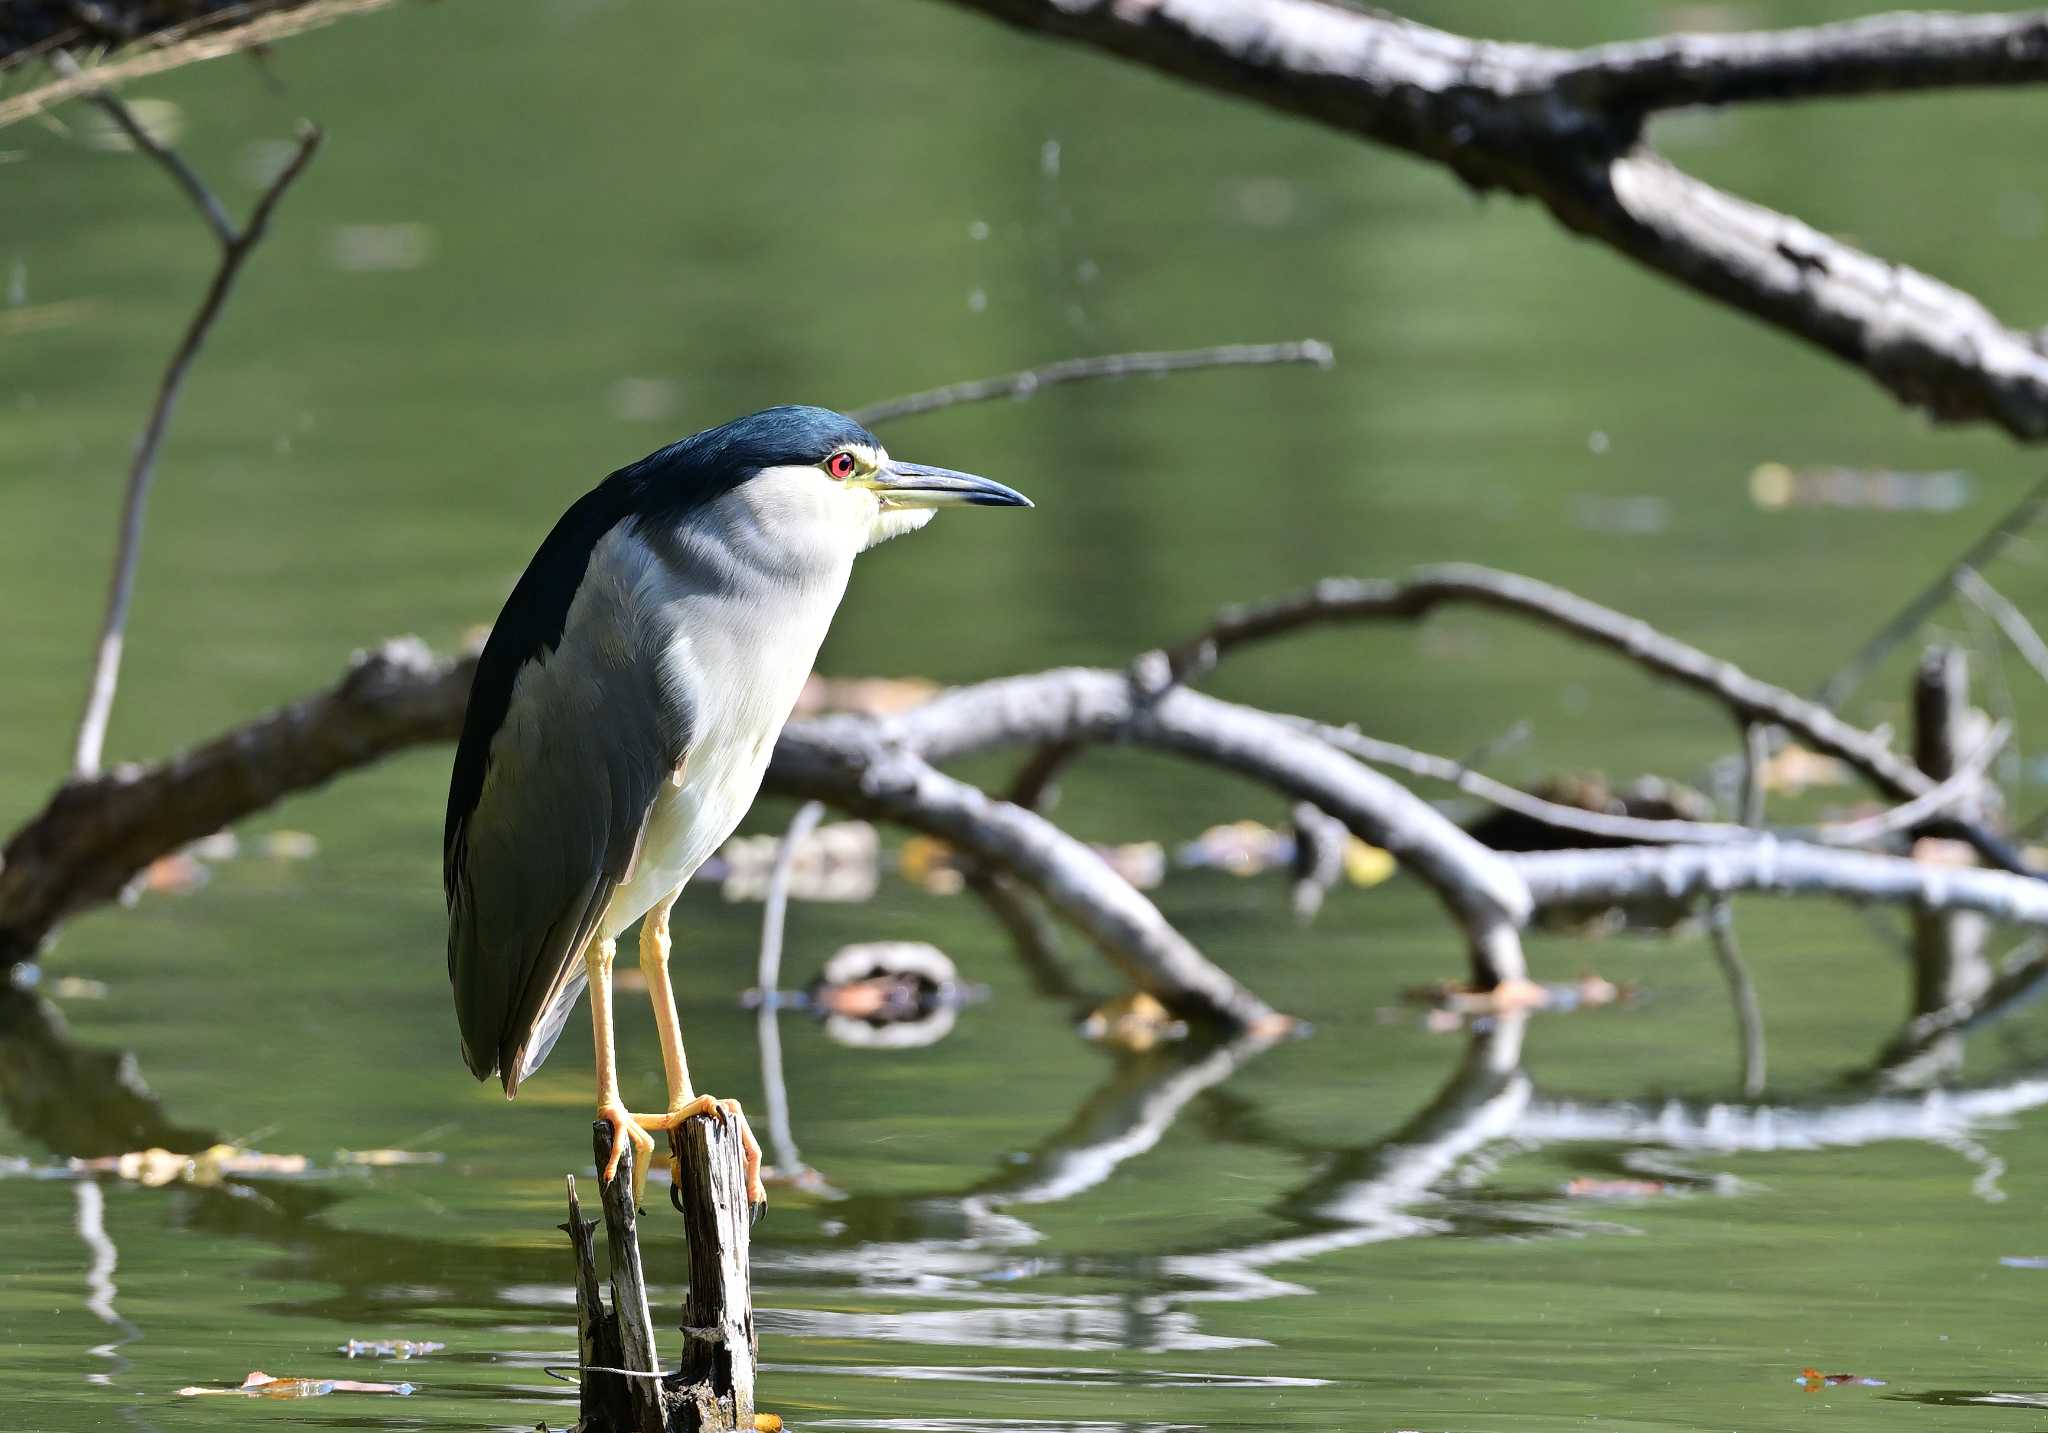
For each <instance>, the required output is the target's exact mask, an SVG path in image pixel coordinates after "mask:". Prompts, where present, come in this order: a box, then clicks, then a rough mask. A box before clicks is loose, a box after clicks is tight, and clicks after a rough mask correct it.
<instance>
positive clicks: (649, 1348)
mask: <svg viewBox="0 0 2048 1433" xmlns="http://www.w3.org/2000/svg"><path fill="white" fill-rule="evenodd" d="M611 1137H612V1130H611V1126H610V1125H608V1124H606V1123H605V1122H604V1121H602V1120H600V1121H597V1122H596V1123H595V1124H594V1125H593V1126H592V1144H593V1147H594V1149H595V1152H596V1157H597V1164H598V1167H599V1168H600V1169H601V1168H603V1166H604V1163H605V1161H606V1160H607V1159H608V1158H610V1156H611ZM673 1138H675V1140H676V1142H677V1143H676V1147H677V1149H678V1150H679V1151H680V1152H681V1155H682V1170H683V1177H682V1180H681V1182H680V1183H679V1184H678V1185H677V1186H676V1194H675V1203H676V1206H677V1207H678V1208H679V1209H681V1210H682V1212H683V1228H684V1231H685V1233H686V1234H687V1236H688V1238H689V1286H688V1290H687V1292H686V1293H685V1295H684V1300H683V1311H682V1334H683V1354H682V1368H681V1370H680V1371H679V1372H672V1373H663V1372H662V1369H661V1363H660V1359H659V1356H658V1352H657V1347H656V1343H655V1338H654V1320H653V1316H652V1314H651V1312H650V1309H649V1305H648V1301H647V1281H646V1275H645V1272H644V1268H643V1265H642V1260H641V1255H640V1238H639V1226H638V1214H639V1211H637V1210H636V1209H634V1207H633V1201H632V1189H633V1151H632V1150H631V1149H630V1148H628V1149H626V1150H624V1151H622V1152H621V1154H620V1158H619V1172H618V1174H617V1176H616V1177H615V1178H614V1179H612V1180H611V1182H610V1183H608V1184H607V1183H605V1182H603V1181H602V1180H600V1182H599V1186H598V1192H599V1197H600V1200H601V1202H602V1204H603V1207H604V1221H603V1222H604V1226H605V1243H606V1246H607V1249H608V1253H609V1265H610V1273H611V1278H610V1284H611V1305H610V1308H609V1310H607V1309H606V1307H605V1299H604V1296H603V1294H602V1293H601V1292H600V1285H599V1282H598V1273H597V1253H596V1247H595V1243H594V1241H593V1239H592V1237H591V1231H592V1230H593V1229H595V1228H596V1227H597V1223H598V1221H596V1220H594V1219H592V1220H586V1219H585V1218H584V1217H583V1210H582V1205H581V1203H580V1201H579V1200H578V1198H577V1194H576V1180H575V1178H574V1176H571V1177H570V1179H569V1221H568V1222H567V1223H566V1224H564V1225H562V1226H561V1227H562V1229H563V1230H564V1231H565V1232H567V1233H568V1235H569V1244H570V1248H571V1251H572V1254H573V1256H574V1259H575V1264H576V1333H577V1338H576V1348H577V1361H578V1363H579V1364H580V1366H581V1368H582V1380H581V1383H582V1394H581V1398H580V1409H579V1412H580V1417H581V1422H580V1424H579V1427H580V1428H581V1429H582V1430H583V1433H738V1430H751V1429H753V1428H755V1426H756V1422H755V1416H754V1357H755V1342H754V1303H753V1281H752V1278H751V1275H750V1273H749V1268H748V1251H749V1248H750V1245H751V1238H750V1235H751V1232H752V1211H751V1210H750V1208H749V1206H748V1204H747V1187H746V1171H745V1164H744V1159H743V1156H742V1153H741V1149H740V1142H739V1138H738V1136H737V1134H736V1132H735V1131H734V1130H733V1129H732V1128H731V1126H730V1125H729V1124H728V1123H727V1122H726V1121H724V1120H722V1119H716V1118H713V1117H711V1116H708V1115H700V1116H698V1117H697V1118H696V1119H693V1120H690V1121H689V1122H688V1123H686V1124H685V1125H684V1126H683V1128H682V1129H681V1130H679V1131H677V1133H676V1135H675V1136H673Z"/></svg>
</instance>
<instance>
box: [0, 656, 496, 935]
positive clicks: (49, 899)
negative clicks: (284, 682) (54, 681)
mask: <svg viewBox="0 0 2048 1433" xmlns="http://www.w3.org/2000/svg"><path fill="white" fill-rule="evenodd" d="M475 671H476V661H475V658H474V657H473V656H470V657H462V658H459V659H455V660H449V659H446V658H438V657H436V656H435V655H434V654H433V653H432V652H430V651H428V650H427V647H426V644H425V643H423V642H421V641H419V639H417V638H411V637H402V638H398V639H396V640H394V641H390V642H386V643H385V644H384V645H383V646H381V647H379V648H377V649H376V650H375V651H373V652H367V653H360V654H358V655H357V656H356V657H355V658H354V659H353V660H352V661H351V662H350V664H349V668H348V671H347V673H346V674H345V675H344V676H343V677H342V679H341V680H340V682H338V683H337V684H336V685H334V686H332V687H330V688H328V689H326V690H324V691H320V692H316V693H314V694H313V695H312V696H309V697H304V698H302V699H300V700H299V701H296V702H294V703H292V704H291V705H290V706H287V707H281V708H279V709H278V710H276V711H273V712H270V713H267V714H266V715H263V716H260V717H257V718H255V719H254V720H252V721H249V722H246V723H244V724H243V725H241V726H238V727H234V728H231V729H230V730H228V731H226V732H224V733H222V734H221V735H220V736H217V737H215V738H214V739H213V740H211V741H209V742H206V743H204V744H202V745H200V746H196V747H193V748H192V749H191V750H189V751H186V752H182V753H180V754H178V755H176V756H172V757H169V758H167V759H166V760H163V761H160V762H155V763H152V764H150V765H147V766H117V767H115V768H114V769H113V770H112V771H110V772H107V773H105V774H103V775H99V776H93V777H87V778H82V779H74V780H72V781H69V782H66V783H65V784H64V785H63V786H61V787H59V788H58V789H57V791H56V793H55V794H54V795H53V796H52V797H51V798H50V802H49V804H48V805H47V806H46V807H44V809H43V810H42V811H41V812H40V813H38V814H37V815H36V817H35V818H34V819H32V820H31V821H29V823H28V824H27V825H25V826H23V827H22V828H21V829H20V830H19V831H17V832H16V833H15V834H14V835H13V836H12V837H11V838H9V840H8V842H7V847H6V850H5V852H4V853H0V965H4V964H12V963H14V962H16V961H20V960H26V959H28V958H30V957H31V956H33V955H34V954H35V952H36V950H37V948H38V947H39V946H40V945H41V944H42V941H43V939H44V937H45V936H47V935H48V934H49V932H50V931H51V930H52V929H54V928H55V926H56V925H57V924H58V922H60V921H62V920H63V919H64V918H65V917H66V916H68V915H70V914H72V913H73V912H75V911H78V910H81V909H84V908H85V907H88V906H91V905H96V904H98V903H100V902H102V901H108V900H112V899H113V898H114V897H115V896H117V895H119V894H120V892H121V890H122V889H123V888H124V887H125V886H127V884H128V883H129V882H130V881H131V880H133V879H134V878H135V876H136V875H137V874H139V873H140V872H141V871H142V870H143V869H144V868H145V867H146V866H148V865H149V863H150V862H152V861H154V860H156V859H157V858H158V857H159V856H163V855H166V854H168V853H169V852H172V851H175V850H178V849H179V848H180V847H182V846H185V845H187V844H188V843H190V842H192V841H196V840H198V839H199V838H200V837H201V836H209V835H212V834H213V833H214V832H215V831H218V830H220V829H221V828H222V827H224V826H227V825H230V824H232V823H233V822H236V821H239V820H241V819H242V818H244V817H246V816H249V815H251V814H253V813H255V812H257V811H261V810H263V809H264V808H265V807H267V806H271V805H273V804H275V803H276V802H278V801H280V800H282V799H283V798H285V797H286V796H290V795H292V794H293V793H295V792H299V791H305V790H308V789H310V788H312V787H315V786H319V785H321V784H322V783H324V782H326V781H328V780H329V779H331V778H332V777H335V776H338V775H340V774H341V773H343V772H345V771H352V770H354V769H355V768H356V767H359V766H365V765H368V764H369V763H370V762H372V761H375V760H377V759H378V758H380V757H383V756H386V755H388V754H390V753H391V752H394V751H400V750H403V749H404V748H406V747H409V746H415V745H418V744H419V743H421V742H426V741H453V740H454V739H455V737H456V734H457V733H458V732H459V731H460V730H461V729H462V708H463V705H464V703H465V702H467V701H468V699H469V686H470V681H471V679H472V677H473V676H474V675H475Z"/></svg>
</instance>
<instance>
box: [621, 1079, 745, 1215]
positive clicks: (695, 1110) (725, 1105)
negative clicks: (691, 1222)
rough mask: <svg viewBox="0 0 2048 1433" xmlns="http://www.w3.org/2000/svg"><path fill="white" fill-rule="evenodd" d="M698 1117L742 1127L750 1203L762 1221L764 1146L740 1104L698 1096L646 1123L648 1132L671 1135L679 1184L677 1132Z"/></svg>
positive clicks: (671, 1161) (671, 1159)
mask: <svg viewBox="0 0 2048 1433" xmlns="http://www.w3.org/2000/svg"><path fill="white" fill-rule="evenodd" d="M698 1115H710V1116H711V1117H712V1118H713V1119H730V1120H732V1121H733V1122H734V1123H735V1124H736V1125H737V1126H738V1127H739V1135H740V1149H741V1151H742V1152H743V1153H744V1154H745V1155H746V1161H747V1203H749V1204H751V1205H752V1206H753V1207H754V1216H755V1217H756V1218H759V1217H760V1213H761V1206H762V1205H764V1204H766V1203H767V1202H768V1191H767V1190H765V1189H763V1188H762V1187H761V1146H760V1143H759V1142H758V1141H756V1140H755V1138H754V1131H753V1130H752V1128H750V1127H749V1126H748V1124H747V1116H746V1112H745V1111H743V1110H742V1109H740V1102H739V1101H738V1100H714V1099H713V1098H711V1096H709V1095H698V1096H697V1097H696V1098H695V1099H693V1100H687V1101H685V1102H684V1103H682V1104H680V1105H677V1106H676V1107H675V1108H674V1109H672V1110H670V1111H669V1112H668V1113H667V1114H665V1115H656V1116H654V1117H653V1118H651V1119H648V1120H646V1121H645V1123H646V1126H647V1128H649V1129H665V1130H667V1131H668V1149H669V1155H668V1172H669V1174H670V1176H671V1177H672V1178H674V1179H675V1180H676V1181H677V1182H678V1183H680V1182H681V1180H682V1159H681V1157H680V1156H679V1155H678V1154H677V1153H676V1131H677V1130H679V1129H681V1128H682V1127H683V1122H684V1121H685V1120H689V1119H694V1118H696V1117H697V1116H698Z"/></svg>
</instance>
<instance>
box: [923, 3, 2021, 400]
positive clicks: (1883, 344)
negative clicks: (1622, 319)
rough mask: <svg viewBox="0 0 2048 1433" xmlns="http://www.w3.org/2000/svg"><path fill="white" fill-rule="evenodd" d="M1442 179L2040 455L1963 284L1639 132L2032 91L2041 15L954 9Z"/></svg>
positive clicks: (2013, 353) (2016, 391) (2016, 342)
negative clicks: (1218, 96)
mask: <svg viewBox="0 0 2048 1433" xmlns="http://www.w3.org/2000/svg"><path fill="white" fill-rule="evenodd" d="M952 3H954V4H955V5H958V6H960V7H962V8H965V9H970V10H974V11H977V12H979V13H981V14H984V15H987V16H990V17H992V18H994V19H996V20H1000V21H1003V22H1005V23H1007V24H1009V25H1012V26H1015V27H1016V28H1019V29H1022V30H1027V31H1032V32H1035V33H1038V34H1044V35H1049V36H1052V37H1054V38H1057V39H1062V40H1067V41H1072V42H1075V43H1079V44H1084V45H1088V46H1091V47H1093V48H1095V49H1098V50H1102V51H1104V52H1106V53H1108V54H1111V55H1114V56H1117V57H1118V58H1121V59H1124V60H1127V61H1131V62H1133V63H1136V64H1139V65H1143V66H1146V67H1148V68H1150V69H1153V70H1157V71H1160V72H1162V73H1165V74H1168V75H1172V76H1174V77H1176V78H1179V79H1183V80H1187V81H1190V82H1192V83H1194V84H1197V85H1199V86H1202V87H1203V88H1205V89H1211V90H1216V91H1220V92H1223V93H1226V94H1232V95H1236V96H1239V97H1242V98H1246V99H1251V100H1255V101H1257V102H1259V103H1261V104H1264V105H1267V106H1269V107H1271V108H1273V109H1277V110H1280V111H1282V112H1284V113H1287V114H1292V115H1296V116H1299V117H1301V118H1304V119H1308V120H1312V121H1314V122H1316V123H1319V124H1322V125H1325V126H1328V127H1331V128H1334V129H1337V130H1341V131H1343V132H1344V133H1346V134H1350V135H1354V136H1356V137H1358V138H1361V139H1365V140H1369V141H1372V142H1374V143H1377V144H1382V145H1387V146H1390V147H1392V148H1395V149H1399V150H1403V151H1405V152H1407V153H1409V154H1412V155H1415V156H1417V157H1418V158H1421V159H1424V160H1427V161H1429V162H1431V163H1435V164H1439V165H1442V166H1444V167H1445V168H1447V169H1449V170H1450V171H1451V172H1452V173H1453V174H1455V175H1456V176H1457V177H1458V178H1459V179H1461V180H1462V181H1463V182H1464V183H1466V184H1467V185H1469V186H1471V187H1473V188H1475V189H1480V190H1487V189H1502V190H1505V191H1507V192H1509V193H1511V194H1516V195H1519V196H1521V197H1524V198H1528V199H1533V200H1535V201H1536V202H1538V203H1540V204H1542V205H1543V206H1544V207H1545V208H1546V209H1548V210H1549V211H1550V213H1551V214H1552V215H1553V216H1554V217H1555V218H1556V219H1557V220H1558V222H1559V223H1561V224H1562V225H1563V226H1564V227H1565V228H1567V229H1569V230H1571V231H1572V232H1574V233H1577V234H1581V235H1584V236H1586V237H1588V238H1591V239H1595V240H1597V241H1599V242H1600V243H1603V244H1605V245H1606V246H1607V247H1609V248H1611V249H1613V250H1614V251H1615V252H1617V253H1620V254H1622V255H1624V256H1626V257H1628V258H1630V259H1632V260H1634V261H1635V262H1636V263H1638V264H1640V265H1642V266H1643V267H1645V268H1648V269H1650V270H1652V271H1653V272H1656V273H1659V274H1661V275H1663V276H1664V277H1666V278H1668V279H1671V280H1673V281H1674V282H1677V283H1679V284H1682V285H1684V286H1686V287H1687V288H1690V289H1692V290H1694V291H1695V292H1697V293H1699V294H1701V295H1703V296H1705V297H1707V298H1710V299H1713V300H1715V301H1716V302H1719V303H1723V304H1727V305H1729V306H1731V307H1733V308H1737V309H1740V310H1742V311H1744V312H1746V313H1749V314H1751V315H1752V316H1754V317H1756V318H1758V319H1761V320H1762V321H1764V322H1765V323H1767V324H1770V325H1771V326H1773V327H1775V328H1777V329H1779V330H1781V331H1783V332H1785V333H1787V334H1790V335H1792V336H1794V337H1796V338H1799V339H1801V340H1803V341H1805V342H1806V343H1809V344H1811V345H1814V346H1815V347H1818V348H1821V349H1824V350H1825V351H1827V352H1829V353H1831V354H1833V355H1834V356H1835V357H1837V358H1838V359H1841V360H1842V361H1843V362H1845V363H1848V364H1850V365H1852V366H1854V367H1856V368H1858V369H1860V370H1862V371H1863V372H1864V373H1866V374H1867V375H1868V376H1869V377H1871V378H1872V379H1874V380H1875V381H1876V382H1878V383H1879V384H1881V385H1883V386H1884V387H1885V388H1886V389H1887V390H1888V391H1890V392H1891V393H1892V395H1893V396H1894V397H1896V398H1897V399H1898V400H1899V401H1900V402H1902V403H1905V404H1907V405H1909V406H1912V407H1915V408H1918V409H1921V410H1923V411H1925V412H1926V413H1928V414H1929V415H1931V416H1932V417H1934V418H1935V419H1937V420H1940V421H1947V422H1969V421H1986V422H1991V423H1995V424H1997V425H1998V426H1999V427H2001V428H2003V429H2005V430H2006V431H2007V432H2008V433H2010V434H2012V435H2013V436H2014V437H2017V438H2020V439H2023V440H2028V441H2032V440H2037V439H2040V438H2043V437H2048V354H2044V353H2043V352H2042V350H2041V348H2040V347H2039V346H2037V345H2036V343H2035V342H2034V340H2033V338H2032V336H2031V335H2029V334H2028V333H2025V332H2023V331H2021V330H2018V329H2015V328H2013V327H2010V326H2008V325H2006V324H2005V323H2002V322H2001V321H2000V320H1999V319H1997V318H1996V317H1995V316H1994V315H1992V314H1991V313H1990V312H1989V311H1988V310H1987V309H1986V308H1985V307H1984V306H1983V305H1982V304H1981V303H1980V302H1978V300H1976V299H1975V298H1973V297H1972V296H1971V295H1969V294H1967V293H1965V292H1963V291H1962V290H1960V289H1956V288H1953V287H1951V286H1950V285H1948V284H1945V283H1942V282H1941V281H1940V280H1938V279H1935V278H1932V277H1930V276H1928V275H1926V274H1922V273H1919V272H1916V271H1915V270H1913V269H1910V268H1907V267H1905V266H1903V265H1900V264H1895V263H1891V262H1889V261H1886V260H1883V259H1879V258H1876V257H1873V256H1872V255H1870V254H1867V253H1865V252H1863V251H1862V250H1860V249H1857V248H1855V247H1854V246H1852V245H1850V244H1846V243H1843V242H1841V241H1840V240H1837V239H1834V238H1831V237H1830V236H1828V235H1826V234H1823V233H1820V232H1819V231H1817V230H1815V229H1813V228H1810V227H1809V226H1807V225H1806V224H1803V223H1801V222H1800V221H1799V220H1797V219H1795V218H1792V217H1790V216H1788V215H1784V214H1780V213H1777V212H1775V211H1773V210H1771V209H1768V208H1766V207H1764V206H1762V205H1760V204H1753V203H1750V202H1749V201H1747V200H1744V199H1739V198H1736V197H1735V196H1734V195H1731V194H1728V193H1725V192H1724V191H1722V190H1719V189H1716V188H1715V187H1714V186H1712V185H1710V184H1707V183H1704V182H1702V181H1701V180H1698V179H1695V178H1693V177H1692V176H1691V175H1689V174H1686V173H1684V172H1683V171H1681V170H1679V169H1677V168H1675V167H1674V166H1672V165H1671V164H1670V163H1669V162H1667V161H1666V160H1665V159H1664V158H1663V157H1662V156H1660V155H1658V154H1657V153H1656V152H1655V151H1654V150H1652V149H1651V148H1649V146H1648V145H1647V143H1646V142H1645V141H1644V139H1643V133H1642V131H1643V121H1644V117H1645V116H1646V115H1647V114H1649V113H1650V112H1652V111H1655V110H1659V109H1666V108H1670V107H1673V106H1677V105H1697V104H1728V103H1734V102H1737V101H1749V100H1789V99H1806V98H1821V97H1829V96H1838V95H1846V94H1877V93H1886V92H1895V91H1913V90H1925V89H1930V88H1935V87H1948V86H1962V85H2010V84H2030V83H2036V82H2039V81H2041V80H2043V79H2048V15H2044V13H2043V12H2039V11H2035V12H2031V13H2027V14H2020V15H2009V16H2008V15H1993V16H1983V17H1976V18H1964V17H1956V16H1938V15H1893V16H1880V17H1877V18H1874V19H1869V20H1862V21H1856V22H1852V23H1849V24H1845V25H1823V26H1816V27H1813V28H1810V29H1805V30H1788V31H1779V32H1775V33H1764V34H1754V35H1723V36H1714V37H1705V36H1674V37H1669V38H1667V39H1663V40H1652V41H1645V42H1641V43H1638V44H1631V45H1609V46H1602V47H1599V48H1597V49H1593V50H1584V51H1568V50H1560V49H1553V48H1550V47H1546V46H1541V45H1528V44H1501V43H1493V42H1488V41H1481V40H1473V39H1468V38H1466V37H1464V36H1461V35H1454V34H1450V33H1447V32H1445V31H1442V30H1436V29H1432V28H1430V27H1428V26H1426V25H1419V24H1415V23H1413V22H1411V21H1406V20H1401V19H1398V18H1395V17H1393V16H1389V15H1386V14H1384V13H1380V12H1374V11H1368V10H1362V9H1352V8H1350V7H1348V6H1340V5H1336V4H1331V3H1327V0H1149V3H1146V4H1130V3H1127V0H952Z"/></svg>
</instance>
